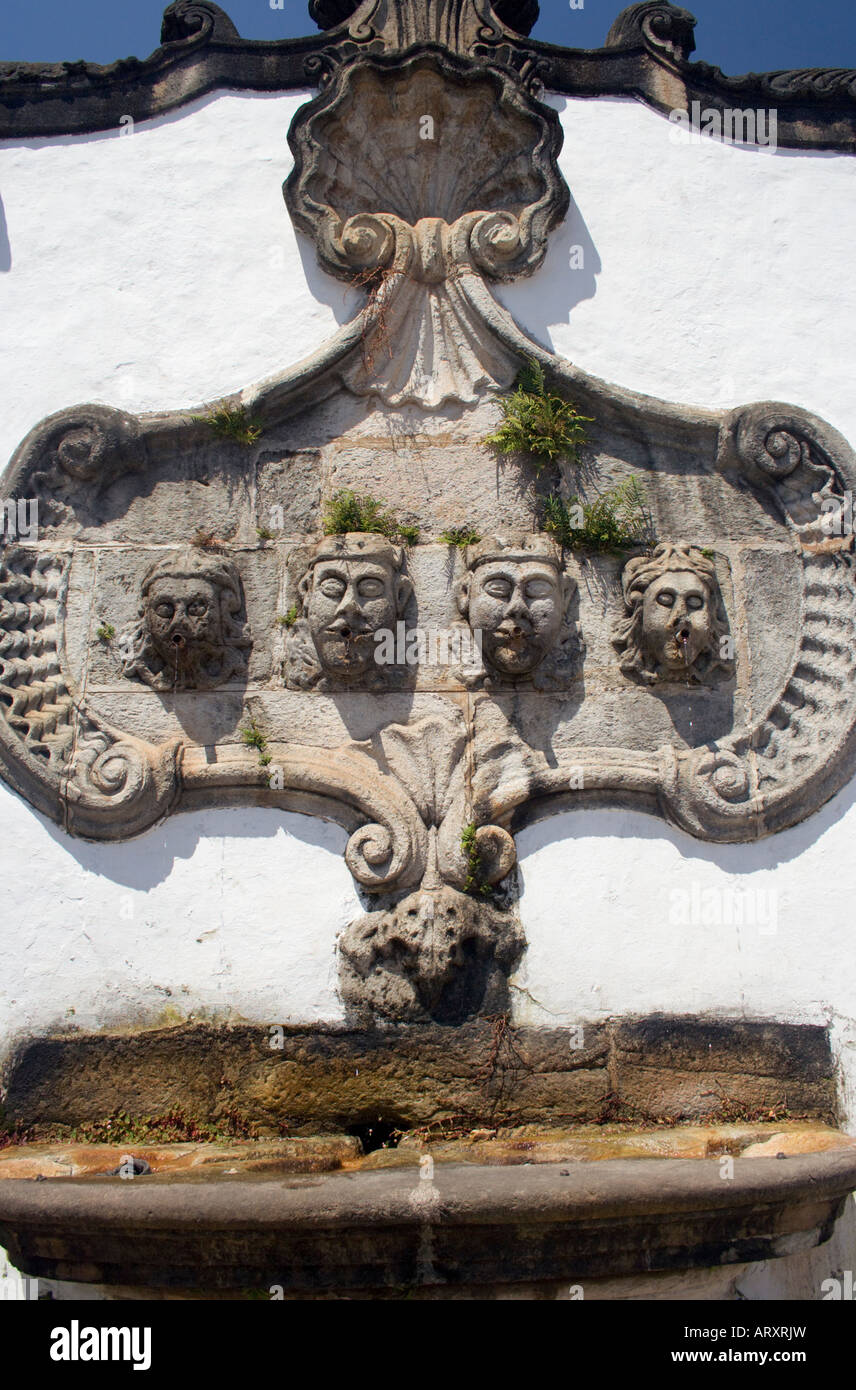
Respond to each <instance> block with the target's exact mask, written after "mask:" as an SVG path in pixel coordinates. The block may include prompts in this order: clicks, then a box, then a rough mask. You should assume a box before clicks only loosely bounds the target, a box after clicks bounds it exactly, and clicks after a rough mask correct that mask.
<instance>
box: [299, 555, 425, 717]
mask: <svg viewBox="0 0 856 1390" xmlns="http://www.w3.org/2000/svg"><path fill="white" fill-rule="evenodd" d="M412 592H413V586H412V584H411V582H410V580H409V579H408V578H407V576H406V574H404V552H403V550H402V549H401V547H400V546H397V545H391V544H390V542H389V541H387V540H385V539H384V538H383V537H382V536H377V535H364V534H358V533H348V534H346V535H344V536H325V537H324V539H323V540H321V541H319V543H318V544H317V545H316V546H315V548H314V550H313V552H312V555H311V558H310V560H309V564H308V566H307V569H306V571H305V573H304V574H303V576H302V578H301V580H300V583H299V585H298V594H299V599H300V611H299V616H298V618H297V620H296V621H295V623H294V624H293V626H292V627H291V628H290V630H289V632H288V636H287V638H286V658H285V667H284V674H285V683H286V685H289V686H291V687H292V688H294V689H296V690H308V689H310V688H313V687H318V688H320V689H323V690H330V689H342V688H346V687H348V686H352V685H354V684H355V683H358V684H359V685H360V687H361V688H363V689H381V688H383V687H384V686H388V685H390V684H391V683H393V682H394V680H395V678H396V677H397V676H398V677H400V676H401V674H402V672H401V671H400V670H398V669H397V668H396V667H395V665H394V663H392V662H390V663H380V662H379V661H378V660H377V657H378V652H379V645H378V641H377V638H378V637H379V636H380V635H381V634H383V633H390V634H392V633H394V632H395V630H396V625H397V623H398V622H399V621H400V620H401V619H402V618H403V616H404V611H405V609H406V607H407V604H408V602H409V600H410V596H411V594H412Z"/></svg>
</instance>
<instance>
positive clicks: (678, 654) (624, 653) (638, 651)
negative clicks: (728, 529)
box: [613, 544, 734, 685]
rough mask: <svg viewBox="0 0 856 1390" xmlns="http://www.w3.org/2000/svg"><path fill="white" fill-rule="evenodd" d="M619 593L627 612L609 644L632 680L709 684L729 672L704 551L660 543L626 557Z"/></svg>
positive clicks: (724, 629) (718, 600) (724, 627)
mask: <svg viewBox="0 0 856 1390" xmlns="http://www.w3.org/2000/svg"><path fill="white" fill-rule="evenodd" d="M622 591H623V594H624V605H625V608H626V611H627V615H626V617H625V618H623V619H622V620H621V622H619V623H618V624H617V626H616V629H615V636H614V638H613V644H614V645H615V647H616V648H617V650H618V652H619V653H620V657H621V662H620V664H621V669H622V671H623V672H624V674H625V675H626V676H629V677H630V679H631V680H637V681H640V682H643V683H644V684H646V685H655V684H657V683H658V682H662V681H682V682H685V683H695V684H709V683H711V682H713V681H716V680H722V679H725V678H727V677H728V676H729V675H731V674H732V673H733V669H734V662H733V659H732V657H731V655H730V652H731V644H730V641H729V637H728V620H727V618H726V615H725V609H724V607H723V603H722V596H721V594H720V592H719V586H718V583H717V578H716V567H715V565H714V563H713V560H712V559H710V558H709V557H708V556H707V555H705V554H703V553H702V551H700V550H698V549H697V548H696V547H695V546H691V545H668V544H667V545H658V546H657V547H656V548H655V550H654V552H653V554H652V555H650V556H648V555H643V556H637V557H636V558H635V559H633V560H630V561H628V563H627V565H625V567H624V574H623V576H622Z"/></svg>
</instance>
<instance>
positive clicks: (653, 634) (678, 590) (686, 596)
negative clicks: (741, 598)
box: [642, 570, 714, 679]
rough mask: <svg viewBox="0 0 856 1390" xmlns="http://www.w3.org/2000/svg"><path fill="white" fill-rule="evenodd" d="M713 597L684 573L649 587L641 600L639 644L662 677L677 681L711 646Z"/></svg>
mask: <svg viewBox="0 0 856 1390" xmlns="http://www.w3.org/2000/svg"><path fill="white" fill-rule="evenodd" d="M713 620H714V615H713V608H712V595H711V592H710V589H709V588H708V586H707V584H705V583H704V581H703V580H702V579H700V578H699V577H698V575H696V574H692V573H691V572H689V571H686V570H671V571H669V572H668V573H666V574H664V575H662V576H661V577H660V578H659V579H655V580H654V581H653V583H651V584H649V586H648V588H647V590H646V591H645V597H644V598H643V600H642V641H643V643H644V645H645V646H646V647H647V649H648V652H649V653H650V655H651V657H652V658H653V660H654V662H655V663H656V666H657V667H658V668H659V670H660V671H661V672H662V673H663V675H664V676H669V675H671V676H674V677H675V678H676V679H680V678H681V677H682V676H683V677H686V674H687V672H688V671H689V670H691V669H692V667H693V666H694V665H695V663H696V661H697V660H698V658H699V657H700V656H701V655H702V654H703V653H704V652H708V651H710V649H711V647H712V646H713V640H714V631H713Z"/></svg>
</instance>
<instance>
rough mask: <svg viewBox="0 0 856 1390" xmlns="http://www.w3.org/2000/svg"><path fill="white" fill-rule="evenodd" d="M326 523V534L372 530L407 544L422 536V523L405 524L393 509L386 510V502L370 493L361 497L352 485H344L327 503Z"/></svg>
mask: <svg viewBox="0 0 856 1390" xmlns="http://www.w3.org/2000/svg"><path fill="white" fill-rule="evenodd" d="M322 524H323V527H324V535H325V536H344V535H345V534H346V533H347V532H348V531H368V532H371V533H373V534H375V535H379V536H386V538H387V540H390V541H404V542H405V544H407V545H414V544H415V543H416V541H417V540H418V538H419V527H418V526H409V525H408V526H402V525H401V524H400V523H399V521H398V520H397V518H396V517H395V515H394V514H393V513H392V512H390V511H386V510H385V509H384V506H383V503H382V502H378V501H377V499H376V498H374V497H370V496H369V495H368V494H364V495H362V496H361V495H359V494H358V493H356V492H352V491H351V489H350V488H340V489H339V491H338V492H336V493H334V495H333V496H332V497H331V498H330V499H329V500H328V501H327V502H326V503H325V504H324V515H323V518H322Z"/></svg>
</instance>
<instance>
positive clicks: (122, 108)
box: [0, 0, 856, 153]
mask: <svg viewBox="0 0 856 1390" xmlns="http://www.w3.org/2000/svg"><path fill="white" fill-rule="evenodd" d="M310 8H311V12H312V16H313V18H314V19H316V22H317V23H318V24H319V25H320V26H322V27H323V29H324V32H323V33H321V34H313V35H309V36H307V37H306V38H298V39H282V40H255V39H243V38H241V37H240V35H239V34H238V32H237V30H236V28H235V26H234V25H233V24H232V22H231V20H230V19H229V18H228V16H227V15H226V14H225V13H224V11H223V10H221V9H220V8H219V6H217V5H214V4H212V3H210V0H177V2H176V3H175V4H172V5H170V6H169V8H168V9H167V10H166V12H165V15H164V21H163V29H162V33H161V46H160V47H159V48H157V49H155V51H154V53H152V54H151V56H150V57H148V58H145V59H138V58H124V59H120V60H119V61H118V62H115V63H110V64H108V65H107V66H102V65H100V64H97V63H88V62H67V63H52V64H43V63H18V62H7V63H0V138H3V139H16V138H18V139H20V138H26V137H31V136H39V135H58V134H74V133H83V132H87V131H97V130H110V129H114V128H115V129H119V128H120V125H119V123H120V120H121V118H122V117H123V116H126V117H127V116H131V117H133V119H134V120H137V121H141V120H147V119H149V118H151V117H153V116H159V115H162V114H163V113H164V112H166V111H171V110H175V109H177V108H179V107H181V106H183V105H185V104H186V103H187V102H189V101H193V100H195V99H196V98H198V97H200V96H203V95H204V94H205V93H207V92H211V91H214V90H216V89H218V88H223V89H225V88H231V89H238V90H248V91H265V92H271V91H289V90H295V89H301V88H306V87H312V86H323V85H324V83H325V82H326V81H327V80H329V77H330V75H331V73H332V72H333V71H334V70H335V69H337V68H338V67H340V66H341V65H342V63H344V62H349V61H352V60H353V59H354V58H356V57H358V56H360V55H362V54H366V53H370V54H374V55H384V54H385V55H387V56H389V55H391V54H401V53H403V52H405V51H408V52H410V51H413V50H414V49H418V48H420V47H422V46H424V45H426V44H433V45H440V46H441V47H442V48H444V49H446V51H448V52H450V53H453V54H455V55H456V56H457V57H459V58H467V59H470V60H474V61H477V62H479V63H482V64H487V65H488V66H490V67H494V68H504V69H505V70H506V71H508V72H510V73H511V74H512V75H513V76H514V77H515V78H516V79H517V80H518V81H519V82H520V83H521V84H523V85H525V86H527V87H528V88H529V90H530V91H534V92H536V93H537V91H538V90H540V89H542V88H545V89H547V90H549V91H554V92H559V93H562V94H565V95H568V96H579V97H595V96H633V97H636V98H638V99H640V100H642V101H644V102H645V103H646V104H647V105H649V106H651V107H653V108H654V109H655V110H657V111H662V112H667V111H672V110H684V111H691V110H692V103H693V102H699V103H700V104H701V107H702V108H703V109H710V110H715V111H718V112H720V113H722V112H724V111H726V110H729V109H732V108H733V107H734V106H735V103H737V104H739V106H740V107H741V108H750V109H753V110H758V109H762V108H763V109H767V108H770V107H773V108H775V110H776V113H777V125H778V129H777V142H778V144H779V145H780V146H784V147H787V148H792V149H818V150H821V149H825V150H840V151H842V152H845V153H854V152H856V70H854V69H852V68H805V69H795V70H792V71H782V72H768V73H760V74H758V73H747V74H745V75H743V76H738V77H729V76H727V75H726V74H724V73H723V72H722V71H721V70H720V69H719V68H718V67H714V66H712V65H711V64H709V63H704V62H692V61H690V54H691V53H692V52H693V49H694V40H693V29H694V26H695V20H694V18H693V16H692V15H691V14H690V13H689V12H688V11H687V10H684V9H681V8H679V7H678V6H676V5H671V4H669V3H667V0H644V3H641V4H635V5H631V6H630V7H629V8H628V9H627V10H625V11H624V12H623V13H622V14H621V15H619V17H618V19H617V20H616V21H615V23H614V24H613V25H612V28H611V29H610V31H609V34H608V36H607V39H606V43H605V45H604V47H603V48H599V49H590V50H586V49H570V48H562V47H559V46H557V45H554V44H545V43H539V42H535V41H532V40H530V39H528V38H527V37H526V36H527V34H528V32H529V29H530V28H531V26H532V24H533V23H534V21H535V18H536V17H537V4H536V3H535V0H496V3H495V4H493V5H491V3H490V0H436V3H435V0H431V3H429V0H359V3H354V0H313V5H312V6H311V7H310Z"/></svg>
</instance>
